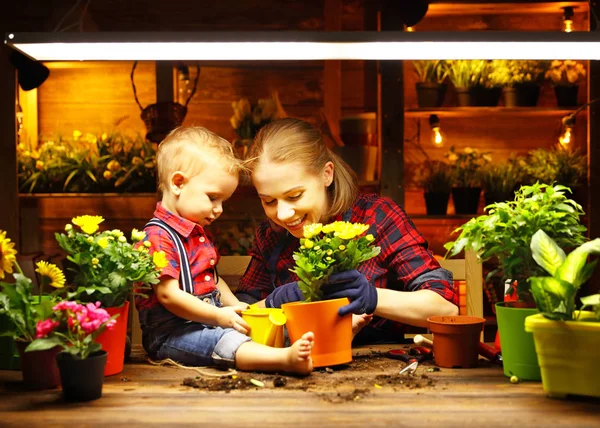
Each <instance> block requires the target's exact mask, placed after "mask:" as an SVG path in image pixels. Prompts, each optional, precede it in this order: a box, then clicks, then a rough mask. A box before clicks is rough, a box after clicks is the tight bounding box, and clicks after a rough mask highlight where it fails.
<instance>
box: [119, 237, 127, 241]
mask: <svg viewBox="0 0 600 428" xmlns="http://www.w3.org/2000/svg"><path fill="white" fill-rule="evenodd" d="M119 242H127V238H125V237H124V236H119Z"/></svg>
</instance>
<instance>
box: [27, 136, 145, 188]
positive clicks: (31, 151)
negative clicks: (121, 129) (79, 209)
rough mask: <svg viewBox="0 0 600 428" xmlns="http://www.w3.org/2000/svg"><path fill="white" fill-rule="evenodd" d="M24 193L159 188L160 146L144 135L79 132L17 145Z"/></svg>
mask: <svg viewBox="0 0 600 428" xmlns="http://www.w3.org/2000/svg"><path fill="white" fill-rule="evenodd" d="M17 160H18V164H19V166H18V168H19V169H18V175H19V188H20V190H21V191H23V192H29V193H31V192H35V193H41V192H44V193H56V192H90V193H94V192H154V191H156V172H155V171H156V168H155V167H156V150H155V148H154V146H153V145H152V143H150V142H148V141H145V140H143V139H142V138H141V137H139V136H138V137H136V138H130V137H126V136H124V135H122V134H119V133H111V134H107V133H103V134H101V135H96V134H90V133H86V134H83V133H82V132H80V131H78V130H75V131H73V135H72V136H57V137H54V138H50V139H46V140H44V141H42V142H40V144H37V143H36V144H35V145H28V144H25V143H20V144H19V145H18V147H17Z"/></svg>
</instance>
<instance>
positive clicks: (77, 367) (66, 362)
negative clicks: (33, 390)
mask: <svg viewBox="0 0 600 428" xmlns="http://www.w3.org/2000/svg"><path fill="white" fill-rule="evenodd" d="M56 362H57V363H58V370H59V372H60V383H61V384H62V390H63V397H64V398H65V400H66V401H91V400H96V399H98V398H100V397H102V384H103V383H104V366H105V365H106V351H98V352H95V353H94V354H92V355H90V356H89V357H88V358H86V359H84V360H80V359H77V358H74V357H73V355H71V354H69V353H67V352H61V353H59V354H58V355H57V356H56Z"/></svg>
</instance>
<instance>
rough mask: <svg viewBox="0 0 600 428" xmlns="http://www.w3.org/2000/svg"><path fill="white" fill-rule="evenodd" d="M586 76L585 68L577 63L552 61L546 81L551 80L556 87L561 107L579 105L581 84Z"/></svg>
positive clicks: (555, 90) (558, 102)
mask: <svg viewBox="0 0 600 428" xmlns="http://www.w3.org/2000/svg"><path fill="white" fill-rule="evenodd" d="M585 75H586V71H585V67H584V66H583V64H581V63H579V62H577V61H571V60H566V61H559V60H555V61H552V63H551V64H550V68H549V69H548V71H547V72H546V79H548V80H550V81H551V82H552V84H553V86H554V93H555V94H556V101H557V104H558V106H559V107H573V106H576V105H577V91H578V90H579V83H580V82H581V81H582V80H583V78H584V77H585Z"/></svg>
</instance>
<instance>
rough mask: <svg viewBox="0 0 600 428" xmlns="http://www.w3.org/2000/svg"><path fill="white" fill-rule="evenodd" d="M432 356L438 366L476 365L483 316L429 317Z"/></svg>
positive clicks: (483, 320)
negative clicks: (431, 335)
mask: <svg viewBox="0 0 600 428" xmlns="http://www.w3.org/2000/svg"><path fill="white" fill-rule="evenodd" d="M427 322H428V323H429V330H431V332H432V333H433V357H434V358H435V363H436V364H437V365H438V366H440V367H450V368H452V367H462V368H469V367H476V366H477V358H478V355H479V351H478V348H477V347H478V345H479V337H480V335H481V331H482V330H483V324H485V319H484V318H479V317H472V316H467V315H457V316H438V317H429V318H428V319H427Z"/></svg>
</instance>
